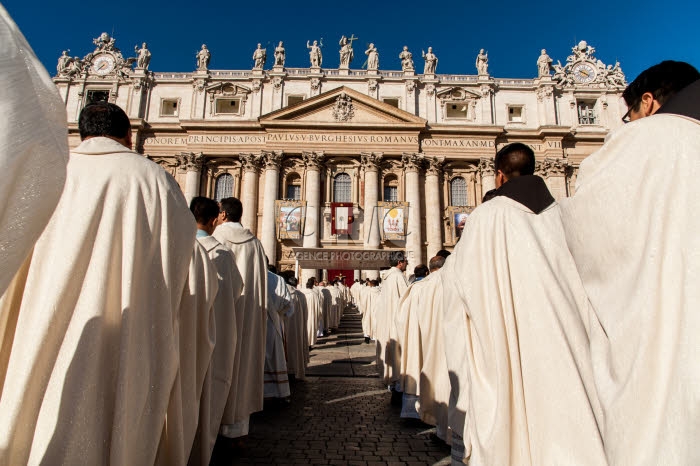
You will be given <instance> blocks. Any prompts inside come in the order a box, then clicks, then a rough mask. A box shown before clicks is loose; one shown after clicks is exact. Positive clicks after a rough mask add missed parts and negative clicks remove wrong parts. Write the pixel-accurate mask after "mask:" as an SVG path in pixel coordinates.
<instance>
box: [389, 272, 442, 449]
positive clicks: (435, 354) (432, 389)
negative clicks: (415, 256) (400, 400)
mask: <svg viewBox="0 0 700 466" xmlns="http://www.w3.org/2000/svg"><path fill="white" fill-rule="evenodd" d="M439 275H440V271H439V270H438V271H436V272H433V273H431V274H430V275H428V276H427V277H425V278H424V279H422V280H420V281H417V282H414V283H413V284H412V285H411V286H409V287H408V289H407V290H406V293H404V295H403V298H402V299H401V304H400V305H399V312H398V313H397V314H396V327H397V330H398V331H399V335H402V337H401V338H400V340H399V341H400V343H401V377H402V383H401V386H402V387H403V390H404V393H406V394H411V395H417V396H418V398H419V402H420V405H419V407H418V413H419V414H420V418H421V419H422V420H423V422H426V423H428V424H431V425H434V426H437V427H438V433H439V434H440V435H442V436H444V434H445V433H446V432H447V407H448V404H449V401H450V379H449V377H448V373H447V362H446V360H445V338H444V336H443V325H442V319H443V317H442V306H443V304H442V281H441V280H440V278H439ZM443 440H445V439H443Z"/></svg>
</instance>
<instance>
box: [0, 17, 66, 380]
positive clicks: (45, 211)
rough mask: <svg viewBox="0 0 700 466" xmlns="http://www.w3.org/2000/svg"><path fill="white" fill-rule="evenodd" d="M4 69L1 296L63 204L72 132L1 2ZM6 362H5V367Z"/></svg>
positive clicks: (0, 92)
mask: <svg viewBox="0 0 700 466" xmlns="http://www.w3.org/2000/svg"><path fill="white" fill-rule="evenodd" d="M0 70H2V73H0V115H2V119H3V123H2V125H0V173H2V182H0V199H2V202H0V264H2V265H1V266H0V295H2V294H3V293H4V292H5V289H6V288H7V287H8V285H9V284H10V281H11V280H12V278H13V277H14V275H15V273H16V272H17V270H18V269H19V267H20V266H21V265H22V262H23V261H24V259H25V258H26V257H27V256H28V255H29V253H30V251H31V249H32V247H33V246H34V243H35V242H36V240H37V239H38V238H39V235H40V234H41V232H42V231H43V229H44V227H45V226H46V224H47V223H48V221H49V219H50V218H51V214H52V213H53V211H54V208H55V207H56V204H57V203H58V200H59V197H60V195H61V191H62V189H63V184H64V182H65V179H66V163H68V137H67V135H68V132H67V129H66V128H67V123H66V109H65V105H64V104H63V101H62V100H61V97H60V96H59V94H58V90H57V89H56V85H55V84H54V83H53V82H52V81H51V78H50V77H49V75H48V73H46V70H45V69H44V67H43V66H41V63H40V62H39V60H38V59H37V57H36V55H34V52H33V51H32V49H31V47H30V46H29V44H28V43H27V41H26V39H25V38H24V36H23V35H22V33H21V32H20V30H19V28H18V27H17V25H16V24H15V23H14V22H13V21H12V18H10V15H9V14H8V13H7V11H5V9H4V8H3V7H2V5H0ZM1 307H2V304H0V348H1V347H2V335H3V332H2V329H3V327H4V324H3V322H4V320H5V319H4V317H8V316H7V315H6V313H3V311H2V308H1ZM10 344H11V343H10ZM3 366H4V364H3V362H2V361H1V360H0V371H2V368H3ZM0 386H2V381H1V380H0Z"/></svg>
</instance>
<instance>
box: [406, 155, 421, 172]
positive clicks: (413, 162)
mask: <svg viewBox="0 0 700 466" xmlns="http://www.w3.org/2000/svg"><path fill="white" fill-rule="evenodd" d="M423 159H424V157H423V156H422V155H420V154H415V153H408V152H404V153H403V154H402V155H401V164H402V165H403V169H404V170H405V171H407V172H417V171H419V170H420V169H421V168H423Z"/></svg>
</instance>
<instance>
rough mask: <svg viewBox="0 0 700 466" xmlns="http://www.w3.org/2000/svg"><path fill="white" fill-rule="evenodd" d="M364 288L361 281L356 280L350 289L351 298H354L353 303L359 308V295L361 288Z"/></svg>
mask: <svg viewBox="0 0 700 466" xmlns="http://www.w3.org/2000/svg"><path fill="white" fill-rule="evenodd" d="M361 287H362V284H360V280H355V283H353V284H352V286H351V287H350V296H352V303H353V304H354V305H355V306H357V304H358V293H359V291H360V288H361Z"/></svg>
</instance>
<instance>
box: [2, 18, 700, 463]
mask: <svg viewBox="0 0 700 466" xmlns="http://www.w3.org/2000/svg"><path fill="white" fill-rule="evenodd" d="M0 39H1V40H0V58H1V59H2V67H3V74H2V76H0V79H2V81H3V82H2V83H1V84H2V86H0V89H3V91H4V92H3V93H2V94H1V95H0V103H1V104H2V108H3V114H4V115H5V117H6V122H5V123H4V124H3V126H2V132H1V133H0V167H1V168H2V169H3V173H4V174H5V175H6V176H5V177H4V178H3V183H2V185H0V195H1V196H2V199H3V204H2V205H1V206H0V262H1V263H2V264H3V267H2V268H1V269H0V293H2V298H0V413H2V415H1V416H0V464H38V463H50V464H105V463H109V464H124V465H135V464H156V463H157V464H186V463H188V462H190V463H193V464H196V463H203V464H206V463H207V456H208V454H207V452H210V451H211V447H212V445H213V441H214V440H215V438H216V436H217V434H221V435H222V436H223V437H224V438H227V439H234V438H238V437H241V436H242V435H245V433H246V432H247V429H248V422H249V416H250V414H251V413H252V412H255V411H258V410H260V409H261V408H262V403H263V399H264V397H265V388H266V386H267V384H266V383H265V382H267V381H270V382H272V384H271V385H273V386H277V387H278V388H279V387H280V386H283V385H284V381H283V380H282V379H283V377H282V378H274V377H277V376H278V375H280V374H278V372H279V367H280V366H279V364H278V363H277V361H278V358H279V355H280V354H282V353H280V352H279V351H282V350H283V348H282V349H281V348H280V347H279V339H276V338H275V341H271V342H268V340H267V336H268V335H270V334H272V335H274V334H275V333H276V330H277V329H278V328H279V327H278V324H277V323H276V321H275V319H274V317H272V316H271V310H272V312H274V314H273V316H274V315H277V317H278V321H279V320H280V319H282V320H283V319H284V318H290V317H291V316H292V315H293V314H289V313H288V308H289V307H290V304H289V303H288V302H286V301H285V299H281V298H279V297H280V296H284V295H285V292H286V293H287V295H289V296H290V297H291V293H290V291H291V290H290V288H288V287H287V284H285V283H284V282H283V281H282V280H281V279H278V278H276V277H278V276H277V275H274V274H272V278H271V275H270V274H268V270H267V266H266V264H265V256H264V253H263V251H262V247H261V245H260V243H259V241H257V239H256V238H254V236H253V235H252V234H251V233H250V232H249V231H248V230H247V229H245V228H243V226H242V225H240V223H239V222H238V221H236V219H237V218H238V220H240V215H239V213H238V212H237V211H236V210H235V209H229V208H228V207H226V206H225V204H224V203H222V206H221V207H220V209H221V211H223V212H219V216H220V217H224V218H222V220H224V221H223V222H221V223H222V224H221V225H219V226H217V227H216V229H215V230H214V231H213V233H214V235H213V240H212V239H207V238H211V237H210V236H209V235H204V234H200V235H201V237H200V238H199V239H196V236H197V230H198V226H197V222H196V221H195V220H194V216H193V215H192V214H191V212H190V211H189V207H188V205H187V203H186V201H185V198H184V196H183V194H182V192H181V190H180V188H179V186H178V185H177V183H176V182H175V180H174V179H173V178H172V177H171V176H169V175H168V174H167V173H165V172H164V171H163V170H162V169H161V168H160V167H159V166H158V165H156V164H154V163H152V162H150V161H149V160H147V159H146V158H144V157H143V156H141V155H140V154H138V153H137V152H135V151H133V150H132V149H131V147H132V139H131V138H132V132H131V126H130V122H129V119H128V118H127V117H126V115H125V114H124V112H123V111H122V110H121V109H119V108H118V107H116V106H115V105H112V104H106V103H102V104H95V105H89V106H87V107H86V108H85V109H84V110H83V112H82V113H81V116H80V119H79V130H80V134H81V140H82V142H81V144H80V145H79V146H78V147H76V148H75V149H74V150H73V151H71V153H70V155H69V154H68V147H67V139H66V118H65V109H64V106H63V103H62V101H61V98H60V96H59V95H58V93H57V91H56V88H55V86H54V84H53V83H52V82H51V79H50V78H49V76H48V74H47V73H46V71H45V70H44V69H43V67H42V66H41V65H40V64H39V62H38V60H37V59H36V57H35V56H34V54H33V52H32V51H31V48H30V47H29V45H28V44H27V42H26V40H25V39H24V37H23V36H22V35H21V33H20V32H19V31H18V29H17V27H16V25H15V24H14V23H13V22H12V20H11V19H10V18H9V16H8V15H7V13H6V12H5V11H4V10H3V9H0ZM623 97H624V98H625V100H626V102H627V105H628V108H629V112H628V114H627V115H625V119H629V121H630V124H627V125H624V126H622V127H621V128H619V129H617V130H615V131H613V132H612V133H611V134H610V135H609V136H608V138H607V140H606V142H605V144H604V146H603V147H602V148H601V149H600V150H598V151H597V152H595V153H594V154H592V155H591V156H590V157H588V158H587V159H586V160H584V161H583V162H582V164H581V167H580V170H579V173H578V177H577V182H576V192H575V194H574V195H573V196H572V197H571V198H569V199H565V200H562V201H561V202H559V203H556V202H554V199H553V198H552V196H551V194H550V193H549V191H548V190H547V187H546V184H545V183H544V181H543V180H542V179H541V178H539V177H538V176H535V175H534V168H535V167H534V165H535V164H534V162H535V160H534V154H533V153H532V151H531V150H530V149H529V148H528V147H527V146H525V145H522V144H511V145H509V146H506V147H505V148H503V149H502V150H500V151H499V152H498V154H497V155H496V159H495V168H496V186H497V190H496V192H495V193H493V198H492V199H491V200H489V201H487V202H485V203H483V204H482V205H481V206H479V207H478V208H477V209H475V210H474V212H473V213H472V214H471V215H470V216H469V218H468V219H467V221H466V224H465V228H464V232H463V235H462V237H461V239H460V241H459V243H458V244H457V246H456V247H455V250H454V252H453V254H452V255H450V256H449V257H448V258H447V260H446V261H445V263H444V266H443V267H442V268H441V269H440V270H437V271H434V272H433V273H431V274H430V275H428V277H427V278H425V279H423V280H420V281H418V282H416V283H414V284H412V285H411V286H410V287H408V286H407V282H406V278H405V275H404V271H405V261H404V260H403V259H402V258H401V257H398V255H396V256H395V257H394V259H392V261H393V262H392V265H393V267H392V268H391V269H390V270H389V271H388V272H387V273H386V274H385V276H384V279H383V282H382V286H381V291H380V294H379V296H378V297H377V296H375V299H377V300H378V301H379V302H380V303H381V305H380V306H377V307H376V310H375V313H374V320H375V321H376V324H374V325H375V330H374V334H372V333H370V334H369V335H367V336H369V337H371V336H374V337H375V339H376V340H377V350H378V355H379V358H378V359H379V363H380V364H379V367H380V370H381V373H382V375H383V378H384V381H385V382H386V383H387V385H389V386H391V388H392V389H393V390H394V391H395V392H398V393H401V392H404V393H405V395H406V396H403V399H404V404H405V406H404V407H405V409H404V410H403V411H405V412H406V413H410V412H411V411H412V410H413V411H415V413H417V415H418V416H420V417H421V418H422V419H424V420H425V421H426V422H431V423H433V424H435V425H437V426H440V429H438V434H442V435H445V437H446V438H447V435H450V436H451V438H452V443H453V446H454V445H460V444H461V445H463V449H461V450H460V448H459V447H458V448H457V449H456V451H454V452H453V460H455V461H458V462H461V461H469V462H470V464H474V465H507V464H512V465H527V464H532V465H549V464H591V465H593V464H595V465H600V464H613V465H626V464H635V465H652V464H674V465H693V464H700V448H698V446H697V439H698V438H700V422H699V421H698V420H699V419H700V383H698V380H700V373H699V371H698V366H697V361H698V356H700V343H698V339H697V338H696V334H697V330H698V328H700V316H699V315H698V312H697V307H696V306H698V304H699V301H700V288H698V287H697V283H698V279H699V278H700V277H699V275H700V254H698V251H700V244H698V242H699V241H700V238H699V237H698V235H697V231H700V228H699V227H700V224H699V223H700V216H698V215H697V213H696V211H697V200H698V199H700V188H699V187H698V183H697V174H698V173H699V172H700V113H699V109H700V74H699V73H698V72H697V70H695V68H693V67H692V66H690V65H688V64H685V63H681V62H671V61H667V62H662V63H661V64H659V65H656V66H654V67H652V68H649V69H648V70H646V71H644V72H643V73H641V74H640V76H639V77H638V78H637V79H635V81H634V82H632V83H631V84H630V85H629V87H628V88H627V89H626V90H625V92H624V94H623ZM628 117H629V118H628ZM200 230H201V231H203V232H205V233H208V232H207V231H206V230H203V229H201V228H200ZM214 241H216V243H214ZM207 243H208V245H210V246H211V247H209V246H205V244H207ZM222 257H229V259H230V260H226V261H225V260H223V259H222V260H218V261H217V259H220V258H222ZM224 262H227V263H228V265H229V266H231V265H233V264H235V267H236V269H237V272H238V275H239V276H238V275H236V272H235V270H236V269H234V268H233V267H230V270H225V268H224V267H220V266H219V264H220V263H224ZM227 274H228V278H227V279H225V278H224V277H225V276H227ZM227 284H231V286H225V285H227ZM273 284H274V286H273ZM306 289H308V288H306ZM329 292H330V290H329ZM302 293H303V291H302ZM312 293H314V294H315V295H318V294H319V293H318V292H315V291H313V289H312ZM320 294H323V291H321V293H320ZM295 295H296V293H295ZM296 296H297V298H296V299H297V301H298V302H299V303H301V297H300V296H299V295H296ZM289 300H291V298H290V299H289ZM274 301H277V303H276V304H274V306H273V305H272V304H271V302H274ZM224 302H228V303H229V304H227V305H226V306H227V308H228V309H233V312H229V313H228V315H222V314H223V313H220V312H218V310H219V309H222V308H223V307H222V306H224V305H223V304H222V303H224ZM304 302H306V299H305V300H304ZM316 303H317V304H318V301H316ZM366 306H367V305H366ZM299 307H300V308H302V307H303V306H302V305H301V304H299ZM360 307H361V308H362V304H360ZM366 308H367V307H366ZM693 309H695V311H693ZM310 313H311V311H309V306H308V304H307V316H308V315H309V314H310ZM318 314H319V313H318V311H317V314H316V315H318ZM299 315H303V312H302V313H300V314H299ZM320 315H321V316H322V318H325V319H327V321H328V323H325V322H326V321H324V323H322V324H321V328H322V329H323V330H326V328H325V327H326V326H327V325H328V326H330V325H331V316H330V315H329V313H328V312H326V313H325V316H324V313H323V310H322V311H321V312H320ZM225 319H228V320H227V323H225V324H221V322H223V321H224V320H225ZM234 320H235V336H234V331H233V327H234ZM312 320H313V319H312ZM320 320H321V319H317V320H316V322H317V324H318V323H319V322H320ZM270 322H272V323H270ZM302 323H303V322H297V323H296V325H297V327H298V326H299V325H302ZM306 324H307V326H308V325H309V323H308V320H307V321H306ZM289 326H290V325H288V326H287V328H289ZM220 327H222V328H220ZM368 328H369V329H370V330H369V331H370V332H372V330H371V329H372V324H371V323H370V324H369V327H368ZM271 329H272V330H275V332H272V331H271ZM227 332H228V335H229V336H228V338H229V341H232V340H233V339H234V338H235V340H236V344H235V350H234V351H231V348H232V347H233V345H217V342H219V341H220V338H221V334H224V335H225V334H227ZM316 332H318V329H317V330H316ZM297 333H298V334H301V335H303V334H306V338H307V343H310V342H311V340H310V334H309V331H308V328H307V330H306V332H297ZM282 341H284V340H282ZM287 344H289V341H288V342H287ZM282 345H284V342H283V343H282ZM441 346H442V347H441ZM220 347H226V351H227V353H226V354H225V355H224V354H223V353H224V351H222V352H221V354H219V353H218V351H219V349H220ZM267 347H272V348H274V349H276V350H277V351H278V353H276V355H273V356H272V357H271V358H269V357H267V354H266V353H267ZM304 349H306V350H308V348H304ZM219 357H220V359H217V358H219ZM268 359H270V361H268ZM302 359H303V356H302ZM217 361H218V362H217ZM219 363H221V364H219ZM293 364H295V363H292V365H293ZM443 364H444V366H443ZM229 368H230V370H229ZM294 371H295V374H296V373H297V369H296V367H294ZM266 373H267V374H266ZM268 376H271V377H272V378H270V379H268V378H267V377H268ZM224 387H227V388H224ZM216 390H220V391H221V392H227V393H228V396H226V397H218V396H213V395H212V394H213V393H215V392H216ZM411 392H415V393H411ZM448 392H449V395H447V393H448ZM280 393H283V392H282V391H278V392H277V394H278V395H279V394H280ZM411 396H412V397H413V398H411ZM416 400H417V401H418V403H416ZM222 405H223V408H222ZM445 405H446V406H447V408H446V409H445ZM217 412H221V413H222V414H221V418H220V420H217V419H216V418H217V417H218V414H215V413H217ZM445 412H446V414H445ZM445 419H446V421H445ZM455 438H456V439H457V440H458V441H457V442H455V441H454V439H455Z"/></svg>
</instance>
